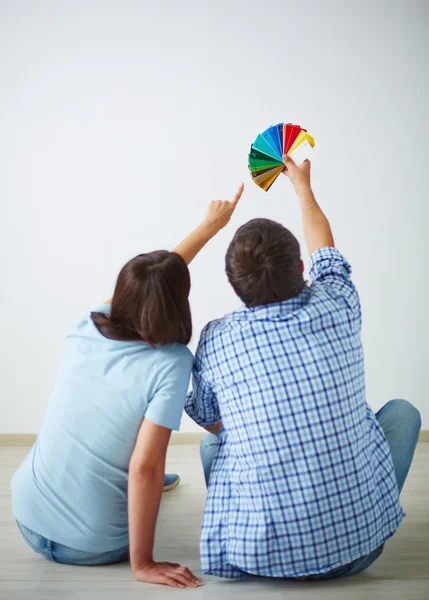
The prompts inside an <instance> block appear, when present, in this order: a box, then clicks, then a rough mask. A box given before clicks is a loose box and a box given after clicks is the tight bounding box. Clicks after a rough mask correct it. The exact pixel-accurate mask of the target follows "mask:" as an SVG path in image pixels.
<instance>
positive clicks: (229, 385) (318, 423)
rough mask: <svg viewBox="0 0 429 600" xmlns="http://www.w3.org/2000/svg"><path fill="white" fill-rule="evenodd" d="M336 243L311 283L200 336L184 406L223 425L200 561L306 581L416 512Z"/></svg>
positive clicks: (200, 419) (317, 259) (209, 566)
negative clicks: (368, 390)
mask: <svg viewBox="0 0 429 600" xmlns="http://www.w3.org/2000/svg"><path fill="white" fill-rule="evenodd" d="M350 272H351V269H350V266H349V264H348V263H347V261H346V260H345V259H344V258H343V257H342V256H341V254H340V253H339V252H338V251H337V250H336V249H334V248H321V249H319V250H317V251H316V252H315V253H314V254H313V256H312V257H311V261H310V278H311V280H312V283H311V285H309V286H306V287H305V288H304V290H303V291H302V292H301V294H300V295H299V296H297V297H296V298H292V299H290V300H287V301H285V302H280V303H275V304H268V305H265V306H259V307H256V308H249V309H248V308H242V309H240V310H237V311H235V312H233V313H231V314H230V315H227V316H226V317H224V318H223V319H220V320H217V321H213V322H211V323H209V324H208V325H207V326H206V327H205V329H204V330H203V332H202V334H201V339H200V342H199V345H198V349H197V353H196V358H195V363H194V373H193V392H192V393H191V394H190V395H189V396H188V401H187V406H186V412H187V413H188V415H189V416H190V417H191V418H192V419H194V420H195V421H196V422H197V423H199V424H200V425H202V426H208V425H213V424H215V423H217V422H218V421H219V420H220V419H222V422H223V430H222V432H221V434H220V444H219V449H218V452H217V455H216V458H215V460H214V463H213V469H212V472H211V476H210V484H209V490H208V497H207V503H206V508H205V514H204V520H203V525H202V532H201V561H202V570H203V572H204V573H206V574H209V575H217V576H220V577H230V578H239V577H242V576H243V572H244V573H253V574H256V575H264V576H271V577H300V576H305V575H310V574H317V573H323V572H326V571H329V570H331V569H334V568H335V567H338V566H341V565H345V564H348V563H350V562H352V561H353V560H355V559H357V558H359V557H360V556H363V555H365V554H367V553H369V552H371V551H372V550H375V549H376V548H378V547H379V546H380V545H381V544H383V542H384V541H385V540H386V539H387V538H389V537H390V536H392V535H393V533H394V532H395V531H396V529H397V528H398V525H399V523H400V521H401V519H402V517H403V515H404V513H403V511H402V508H401V506H400V504H399V497H398V487H397V483H396V479H395V473H394V468H393V464H392V459H391V455H390V450H389V446H388V444H387V441H386V438H385V437H384V434H383V431H382V430H381V428H380V426H379V424H378V422H377V420H376V418H375V416H374V413H373V412H372V410H371V409H370V408H369V406H368V405H367V404H366V401H365V382H364V361H363V351H362V345H361V340H360V327H361V314H360V304H359V298H358V294H357V292H356V289H355V287H354V285H353V283H352V282H351V280H350Z"/></svg>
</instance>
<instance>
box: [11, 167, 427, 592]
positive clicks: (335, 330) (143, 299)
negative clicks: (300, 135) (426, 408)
mask: <svg viewBox="0 0 429 600" xmlns="http://www.w3.org/2000/svg"><path fill="white" fill-rule="evenodd" d="M284 161H285V174H286V175H287V176H288V177H289V179H290V180H291V182H292V184H293V186H294V188H295V190H296V192H297V195H298V197H299V201H300V206H301V211H302V219H303V226H304V234H305V239H306V243H307V247H308V252H309V254H310V255H311V258H310V265H309V275H310V279H311V283H309V284H308V283H306V282H305V281H304V278H303V262H302V260H301V256H300V248H299V244H298V241H297V240H296V238H295V237H294V236H293V235H292V233H290V231H288V230H287V229H285V228H284V227H283V226H282V225H280V224H279V223H275V222H273V221H270V220H267V219H254V220H252V221H250V222H248V223H246V224H245V225H243V226H242V227H241V228H240V229H238V231H237V232H236V234H235V236H234V238H233V240H232V242H231V243H230V245H229V248H228V250H227V253H226V272H227V276H228V279H229V282H230V283H231V285H232V287H233V288H234V290H235V292H236V293H237V295H238V296H239V298H240V299H241V300H242V302H243V303H244V306H243V308H240V309H238V310H236V311H234V312H232V313H231V314H229V315H227V316H225V317H224V318H222V319H217V320H215V321H212V322H210V323H209V324H208V325H207V326H206V327H205V328H204V330H203V332H202V334H201V338H200V341H199V344H198V348H197V352H196V356H195V359H193V357H192V355H191V353H190V352H189V350H188V349H187V347H186V345H187V344H188V343H189V340H190V338H191V333H192V331H191V330H192V325H191V314H190V308H189V302H188V295H189V290H190V276H189V271H188V267H187V265H188V264H189V263H190V262H191V261H192V259H193V258H194V257H195V256H196V254H197V253H198V252H199V251H200V250H201V248H202V247H203V246H204V245H205V244H206V243H207V242H208V240H209V239H210V238H212V237H213V236H214V235H215V234H216V233H217V232H218V231H219V230H220V229H222V228H223V227H225V225H227V223H228V222H229V220H230V217H231V215H232V213H233V211H234V210H235V208H236V206H237V204H238V202H239V200H240V197H241V194H242V191H243V187H241V188H240V189H239V191H238V193H237V195H236V196H235V198H234V200H233V201H232V202H226V201H225V202H221V201H215V202H212V203H211V204H210V205H209V208H208V212H207V215H206V218H205V219H204V221H203V222H202V224H201V225H200V226H199V227H198V228H197V229H196V230H195V231H193V232H192V233H191V234H190V235H189V236H188V237H187V238H186V239H185V240H184V241H183V242H182V243H180V244H179V245H178V246H177V248H175V250H174V251H173V252H167V251H156V252H150V253H148V254H141V255H139V256H137V257H135V258H133V259H132V260H131V261H129V262H128V263H127V264H126V265H125V266H124V267H123V269H122V270H121V272H120V274H119V276H118V280H117V284H116V288H115V292H114V296H113V298H112V300H111V302H107V303H106V304H103V305H101V306H100V307H98V308H97V309H96V310H95V311H93V312H92V313H90V314H88V315H87V316H85V318H84V319H83V320H82V321H81V322H80V323H79V324H78V325H76V326H75V327H74V328H73V329H72V330H71V331H70V333H69V334H68V336H67V340H66V350H65V356H64V358H63V361H62V363H61V366H60V368H59V372H58V375H57V379H56V383H55V386H54V390H53V393H52V397H51V401H50V403H49V407H48V409H47V412H46V415H45V418H44V420H43V424H42V427H41V430H40V433H39V435H38V438H37V441H36V443H35V445H34V446H33V448H32V449H31V451H30V453H29V454H28V456H27V457H26V459H25V460H24V462H23V464H22V465H21V466H20V467H19V469H18V471H17V472H16V473H15V475H14V478H13V481H12V500H13V512H14V516H15V518H16V520H17V524H18V527H19V529H20V531H21V533H22V535H23V537H24V538H25V540H26V541H27V543H28V544H29V545H30V546H31V547H32V548H33V549H34V550H36V551H37V552H39V553H41V554H42V555H44V556H45V557H47V558H49V559H51V560H54V561H56V562H60V563H68V564H75V565H101V564H109V563H114V562H119V561H122V560H127V559H128V558H130V561H131V567H132V569H133V573H134V576H135V578H136V579H137V580H138V581H145V582H151V583H161V584H166V585H171V586H173V587H193V586H198V585H200V581H199V580H198V579H197V578H196V577H195V576H194V575H193V574H192V573H191V572H190V571H189V570H188V569H187V568H186V567H184V566H180V565H178V564H176V563H168V562H157V561H155V560H154V557H153V545H154V537H155V526H156V521H157V517H158V509H159V504H160V499H161V493H162V490H163V488H164V490H165V489H172V488H173V487H175V486H176V485H177V483H178V481H179V479H178V476H176V475H164V472H165V459H166V451H167V446H168V442H169V439H170V434H171V430H173V429H178V428H179V425H180V419H181V416H182V412H183V408H185V410H186V412H187V413H188V415H189V416H190V417H191V418H192V419H193V420H194V421H195V422H196V423H198V424H199V425H201V426H202V427H204V428H206V429H207V430H208V431H209V432H210V433H209V434H208V435H207V436H206V437H205V438H204V439H203V441H202V443H201V458H202V463H203V469H204V475H205V479H206V483H207V486H208V497H207V503H206V509H205V514H204V520H203V526H202V532H201V563H202V571H203V573H205V574H210V575H217V576H219V577H228V578H241V577H245V576H246V575H247V574H255V575H262V576H268V577H284V578H294V579H326V578H331V577H338V576H344V575H351V574H355V573H358V572H360V571H362V570H363V569H365V568H367V567H368V566H369V565H370V564H371V563H372V562H373V561H374V560H376V558H377V557H378V556H380V554H381V553H382V551H383V546H384V543H385V542H386V540H387V539H389V538H390V537H391V536H392V535H393V534H394V533H395V531H396V530H397V528H398V526H399V523H400V522H401V520H402V518H403V516H404V513H403V510H402V508H401V505H400V503H399V493H400V491H401V489H402V486H403V484H404V481H405V478H406V476H407V473H408V470H409V467H410V464H411V461H412V458H413V454H414V450H415V446H416V443H417V439H418V434H419V429H420V415H419V413H418V411H417V410H416V409H415V408H414V407H413V406H412V405H411V404H409V403H408V402H406V401H404V400H392V401H390V402H388V403H387V404H386V405H385V406H384V407H383V408H382V409H381V410H380V411H379V412H378V413H376V414H374V413H373V411H372V410H371V409H370V408H369V406H368V404H367V403H366V400H365V381H364V361H363V351H362V344H361V339H360V330H361V310H360V304H359V297H358V294H357V291H356V289H355V287H354V285H353V283H352V281H351V278H350V272H351V269H350V266H349V264H348V263H347V261H346V260H345V259H344V258H343V257H342V256H341V254H340V253H339V252H338V250H336V249H335V247H334V240H333V237H332V233H331V229H330V226H329V223H328V221H327V219H326V217H325V215H324V214H323V212H322V210H321V209H320V208H319V206H318V204H317V203H316V200H315V198H314V196H313V193H312V190H311V185H310V163H309V162H308V161H306V162H304V163H302V165H300V166H297V165H295V164H294V163H293V162H292V161H291V159H289V158H288V157H284ZM191 371H192V379H193V386H192V392H191V393H190V394H188V397H187V398H186V392H187V389H188V383H189V377H190V374H191ZM172 558H175V557H172Z"/></svg>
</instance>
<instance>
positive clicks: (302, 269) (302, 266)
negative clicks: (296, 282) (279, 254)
mask: <svg viewBox="0 0 429 600" xmlns="http://www.w3.org/2000/svg"><path fill="white" fill-rule="evenodd" d="M300 263H301V273H302V274H303V275H304V268H305V267H304V261H303V260H302V259H301V260H300Z"/></svg>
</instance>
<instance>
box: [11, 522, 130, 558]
mask: <svg viewBox="0 0 429 600" xmlns="http://www.w3.org/2000/svg"><path fill="white" fill-rule="evenodd" d="M17 523H18V528H19V530H20V532H21V533H22V536H23V538H24V540H25V541H26V542H27V544H28V545H29V546H30V548H33V550H35V551H36V552H38V553H39V554H41V555H42V556H44V557H45V558H49V559H50V560H54V561H55V562H58V563H64V564H66V565H81V566H87V567H94V566H97V565H109V564H112V563H116V562H122V561H125V560H128V556H129V554H128V546H124V547H123V548H118V549H117V550H110V551H108V552H82V551H81V550H74V549H73V548H69V547H68V546H63V545H62V544H57V543H56V542H52V541H51V540H48V539H46V538H45V537H43V536H42V535H39V534H38V533H35V532H34V531H31V529H28V527H25V526H24V525H22V524H21V523H19V522H18V521H17Z"/></svg>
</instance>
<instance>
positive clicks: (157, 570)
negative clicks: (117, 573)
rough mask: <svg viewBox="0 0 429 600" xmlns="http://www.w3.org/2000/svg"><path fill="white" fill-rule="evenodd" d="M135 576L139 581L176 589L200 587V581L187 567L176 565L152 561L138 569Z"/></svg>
mask: <svg viewBox="0 0 429 600" xmlns="http://www.w3.org/2000/svg"><path fill="white" fill-rule="evenodd" d="M134 576H135V578H136V580H137V581H144V582H145V583H160V584H163V585H169V586H170V587H175V588H185V587H192V588H195V587H199V586H200V585H201V581H199V580H198V579H197V578H196V577H194V575H192V573H191V571H190V570H189V569H187V568H186V567H181V566H180V565H178V564H176V563H169V562H155V561H150V562H148V563H147V564H145V565H144V566H143V567H141V568H140V569H138V570H137V571H136V572H135V573H134Z"/></svg>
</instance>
